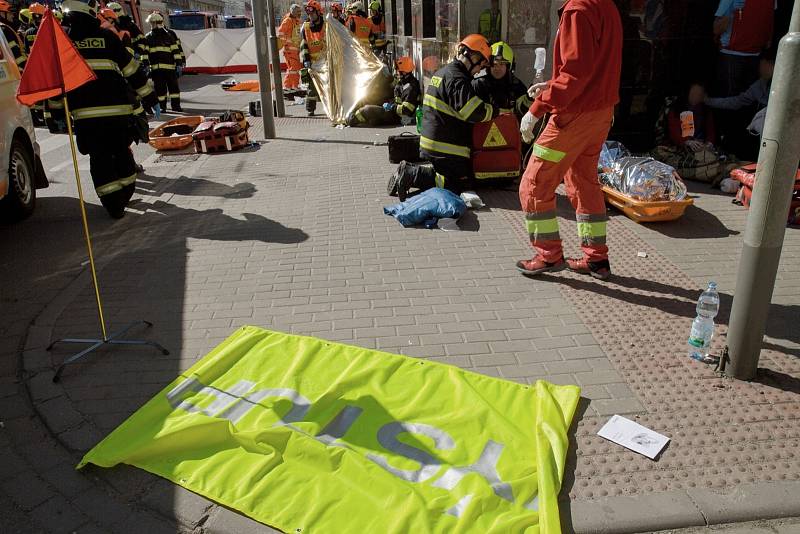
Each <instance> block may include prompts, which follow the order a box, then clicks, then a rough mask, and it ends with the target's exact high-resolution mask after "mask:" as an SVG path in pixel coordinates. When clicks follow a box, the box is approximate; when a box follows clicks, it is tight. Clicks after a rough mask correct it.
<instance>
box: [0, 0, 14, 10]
mask: <svg viewBox="0 0 800 534" xmlns="http://www.w3.org/2000/svg"><path fill="white" fill-rule="evenodd" d="M10 12H11V4H9V3H8V2H6V0H0V13H10Z"/></svg>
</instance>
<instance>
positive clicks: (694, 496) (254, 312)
mask: <svg viewBox="0 0 800 534" xmlns="http://www.w3.org/2000/svg"><path fill="white" fill-rule="evenodd" d="M288 109H289V112H290V113H295V112H297V111H298V108H292V107H290V108H288ZM256 126H258V125H256ZM277 127H278V132H279V139H276V140H271V141H269V142H266V143H263V144H261V145H260V146H258V147H254V148H251V149H248V150H245V151H242V152H237V153H232V154H222V155H214V156H210V155H200V156H187V157H160V156H155V155H154V156H153V157H152V158H150V159H149V160H148V161H146V162H145V166H146V168H147V177H145V178H144V180H142V181H141V184H142V187H140V189H139V191H138V193H137V202H136V203H135V205H134V206H133V208H132V209H131V210H130V211H129V213H128V215H127V216H126V217H125V219H124V220H123V221H121V223H120V224H119V225H116V226H113V227H111V228H109V230H110V231H109V232H107V233H106V234H104V238H103V239H100V240H99V241H98V250H97V255H98V257H99V258H101V265H102V269H101V281H102V284H103V288H104V295H105V306H106V314H107V317H108V320H109V322H110V323H111V324H113V325H115V326H116V327H118V326H120V325H123V324H125V323H127V322H128V321H130V320H135V319H140V318H144V319H147V320H150V321H152V322H153V323H155V326H154V327H153V328H152V329H149V330H146V331H135V333H136V334H137V335H141V336H144V337H147V338H150V339H157V340H158V341H159V342H161V343H162V344H164V345H165V346H167V347H168V348H169V349H170V350H171V351H172V353H171V355H169V356H163V355H160V354H158V353H157V352H154V351H150V350H146V349H145V350H138V349H126V350H118V351H114V352H113V353H112V352H109V353H101V354H98V355H96V356H93V357H92V358H90V359H89V360H87V361H86V362H85V363H82V364H78V365H74V366H70V367H69V368H68V370H67V371H66V372H65V374H64V378H63V382H62V383H61V384H58V385H53V384H52V382H51V377H52V369H53V366H54V365H56V364H58V363H59V362H60V361H61V360H62V359H63V358H64V357H65V356H67V355H68V354H70V353H69V351H68V350H67V349H64V348H59V349H57V350H55V351H53V352H52V353H48V352H46V351H45V350H44V348H45V347H46V345H47V344H48V343H49V341H50V340H51V339H56V338H60V337H64V336H67V335H69V336H76V337H81V336H84V335H94V334H95V332H94V328H95V327H94V325H95V324H96V312H95V309H94V302H93V293H92V291H91V289H90V287H89V285H88V283H87V282H88V279H87V277H86V275H85V273H84V274H83V275H81V276H80V277H79V278H75V274H76V273H77V272H78V270H77V269H73V270H72V271H70V272H68V273H65V274H64V276H62V277H59V278H57V280H55V281H53V282H52V287H49V286H48V287H46V290H42V291H41V292H40V293H41V295H42V297H41V298H40V299H39V300H40V301H41V302H39V301H37V300H36V299H32V300H31V302H28V303H24V305H25V306H30V309H28V310H24V309H20V313H19V317H21V318H24V317H26V316H27V317H36V319H35V321H34V322H33V324H32V325H29V319H28V320H27V321H26V320H23V319H21V320H20V321H16V322H13V324H12V325H11V326H9V327H7V329H6V332H4V337H3V339H7V340H8V343H7V344H6V345H4V346H3V350H4V351H5V352H6V353H12V352H13V353H16V354H19V353H20V351H22V352H21V354H22V360H21V364H22V373H21V374H20V377H21V378H22V379H23V380H22V381H21V382H18V381H15V380H13V372H14V371H16V368H15V367H13V366H12V365H11V364H8V363H7V362H6V361H5V359H4V360H3V365H4V366H5V367H4V375H3V376H4V377H6V378H3V380H4V382H3V383H2V385H3V387H4V388H5V389H4V390H3V392H4V395H5V396H4V397H3V398H2V399H0V402H2V403H3V406H4V408H5V409H4V411H3V413H4V415H3V418H4V427H5V428H4V429H3V432H0V440H3V441H0V446H3V448H4V449H5V448H8V449H9V450H10V451H13V452H10V454H13V455H15V456H13V457H12V458H13V460H14V461H12V462H10V463H4V464H3V469H0V487H2V488H3V489H4V493H5V494H6V495H9V496H11V497H13V501H14V502H13V505H11V504H10V506H13V509H14V510H16V511H17V513H18V515H17V516H16V517H19V523H20V524H21V525H23V524H24V518H25V517H28V516H29V515H30V516H34V517H36V518H40V517H43V518H45V521H50V522H52V523H50V524H44V525H43V527H44V528H45V529H52V530H53V531H67V530H70V529H72V530H77V531H78V532H90V531H100V532H112V531H113V532H131V531H132V530H130V525H131V521H133V520H134V519H135V521H139V522H143V523H144V522H146V524H147V530H152V531H155V532H161V531H163V532H175V531H176V530H185V531H187V532H188V531H194V532H251V531H252V532H261V531H263V532H268V531H270V530H269V529H268V528H267V527H262V526H260V525H258V524H256V523H254V522H252V521H250V520H248V519H246V518H243V517H241V516H239V515H238V514H235V513H233V512H231V511H229V510H226V509H224V508H222V507H219V506H217V505H214V504H213V503H211V502H209V501H207V500H205V499H203V498H201V497H199V496H196V495H194V494H192V493H190V492H187V491H185V490H183V489H181V488H179V487H176V486H174V485H172V484H170V483H167V482H165V481H163V480H160V479H157V478H156V477H153V476H151V475H148V474H147V473H144V472H142V471H139V470H136V469H132V468H115V469H111V470H101V469H97V468H92V467H90V468H88V469H86V470H84V472H81V473H75V472H73V471H72V469H71V467H72V466H73V465H74V464H75V463H76V461H77V459H78V458H79V457H80V455H81V454H82V453H83V452H85V451H86V450H88V449H89V448H90V447H91V446H92V445H94V444H95V443H96V442H97V441H98V440H99V439H101V438H102V437H103V436H104V435H105V434H106V433H108V432H109V431H111V430H112V429H113V428H115V427H116V426H117V425H119V424H120V423H121V422H122V421H123V420H124V419H125V418H126V417H128V416H129V415H130V414H131V413H132V412H133V411H135V410H136V409H137V408H138V407H139V406H141V405H142V404H143V403H144V402H145V401H146V400H148V399H149V398H150V397H151V396H152V395H153V394H155V393H156V392H157V391H159V390H160V389H162V388H163V387H164V385H166V384H167V383H168V382H170V381H171V380H172V379H173V378H174V377H175V376H176V375H177V374H178V373H180V372H181V371H182V370H184V369H186V368H188V367H189V366H190V365H192V364H193V363H194V362H195V361H196V360H197V359H198V358H200V357H202V356H203V355H204V354H206V353H207V352H208V351H209V350H210V349H211V348H213V347H214V346H215V345H216V344H217V343H219V342H220V341H222V340H223V339H224V338H225V337H227V336H228V335H229V334H230V333H231V332H232V331H233V330H234V329H235V328H236V327H238V326H240V325H242V324H255V325H259V326H264V327H267V328H271V329H275V330H282V331H287V332H295V333H302V334H307V335H313V336H318V337H322V338H327V339H331V340H337V341H342V342H346V343H352V344H355V345H359V346H363V347H369V348H378V349H381V350H387V351H391V352H397V353H401V354H407V355H410V356H415V357H421V358H428V359H431V360H436V361H442V362H445V363H449V364H453V365H457V366H460V367H463V368H467V369H470V370H473V371H476V372H480V373H484V374H489V375H493V376H499V377H503V378H507V379H510V380H515V381H521V382H531V381H534V380H536V379H539V378H544V379H547V380H551V381H553V382H556V383H571V384H578V385H580V386H581V387H582V393H583V396H584V397H585V399H586V400H585V402H583V403H582V404H581V407H580V410H579V413H578V414H577V416H576V417H577V423H576V424H575V425H574V433H573V435H572V436H571V438H572V445H573V446H572V448H571V450H570V454H569V458H568V464H567V467H566V473H567V474H566V479H565V483H564V486H565V487H564V490H563V493H562V495H563V498H564V501H563V503H562V508H563V510H564V516H565V525H566V526H565V532H569V531H576V532H644V531H653V530H659V529H667V528H677V527H685V526H692V525H705V524H716V523H725V522H733V521H742V520H750V519H762V518H769V517H788V516H793V515H794V516H797V515H800V502H798V500H797V498H796V495H797V494H798V493H797V491H798V490H800V483H799V482H798V480H800V459H798V457H797V456H796V449H797V446H798V444H799V443H800V400H799V397H798V392H800V386H798V384H800V382H798V379H800V359H799V357H800V328H799V327H798V326H797V324H798V317H800V267H798V262H797V259H798V256H800V231H798V230H789V231H787V244H786V248H785V249H784V256H783V260H782V263H781V269H780V275H779V282H778V286H777V288H776V293H775V298H774V299H773V300H774V305H773V307H772V310H771V315H770V327H769V331H768V337H767V339H766V340H765V348H766V350H765V352H764V354H763V356H762V366H763V367H765V371H764V372H763V373H762V374H761V376H760V378H759V380H758V381H757V382H754V383H752V384H744V383H738V382H732V381H728V380H724V379H721V378H718V377H716V376H715V375H714V373H713V371H712V370H710V369H709V368H707V367H705V366H702V365H701V364H697V363H694V362H692V361H690V360H689V359H688V358H687V357H686V356H685V348H684V344H685V338H686V334H687V332H688V328H689V324H690V323H691V320H692V318H693V317H694V301H695V299H696V298H697V295H698V294H699V292H700V290H701V288H702V286H703V285H704V284H705V282H707V281H708V280H709V279H716V280H717V281H718V282H719V283H720V289H721V291H722V293H723V300H722V312H721V315H720V318H719V319H720V323H722V327H721V330H722V331H723V332H724V329H725V326H724V325H725V323H726V322H727V314H728V313H729V310H730V295H731V293H732V290H733V285H734V281H735V271H736V261H737V258H738V252H739V247H740V246H741V235H740V232H741V231H742V230H743V228H744V222H745V218H746V211H744V209H743V208H741V207H738V206H732V205H731V204H730V197H728V196H722V195H720V194H718V192H717V193H714V192H712V191H711V190H710V189H709V188H707V187H705V186H702V185H697V186H693V188H694V189H696V192H697V193H698V194H699V197H698V199H697V207H696V208H692V209H690V211H689V212H688V213H687V215H686V216H685V217H684V218H683V219H681V220H680V221H677V222H675V223H664V224H661V225H648V226H639V225H636V224H635V223H633V222H631V221H630V220H628V219H626V218H624V217H623V216H621V215H619V214H616V213H612V219H611V222H610V224H609V239H610V241H609V243H610V247H611V251H612V256H611V260H612V265H613V268H614V271H615V276H614V277H613V278H612V279H611V280H609V281H608V282H599V281H594V280H590V279H587V278H582V277H578V276H574V275H569V274H559V275H557V276H550V277H543V278H541V279H536V280H532V279H527V278H524V277H522V276H520V275H519V274H518V273H517V271H516V270H515V269H514V263H515V261H516V260H517V259H520V258H522V257H525V256H526V255H529V254H530V250H529V245H528V244H527V243H526V239H527V238H526V236H525V234H524V231H523V227H522V225H521V217H520V212H519V204H518V201H517V199H516V192H515V191H514V190H513V188H509V190H505V191H504V190H493V191H482V192H481V196H482V197H483V199H484V200H485V201H486V203H487V205H488V207H487V208H485V209H482V210H479V211H477V212H471V213H470V214H468V216H466V217H465V219H464V220H462V223H461V224H462V227H463V231H461V232H443V231H439V230H433V231H431V230H421V229H402V228H401V227H400V226H399V225H398V224H397V223H396V222H395V221H394V219H391V218H390V217H387V216H385V215H383V213H382V209H381V208H382V206H383V205H385V204H389V203H392V202H394V200H393V199H389V198H388V197H387V196H386V193H385V183H386V179H387V178H388V175H389V174H390V173H391V171H392V170H393V166H391V165H390V164H388V162H387V158H386V147H385V146H382V145H381V144H382V143H383V142H384V141H385V138H386V136H387V134H388V133H393V132H394V130H387V129H378V130H376V129H363V130H357V129H345V130H341V129H335V128H331V127H330V125H329V123H328V121H327V120H323V119H318V118H305V117H288V118H286V119H279V120H278V121H277ZM256 137H258V134H257V133H256ZM374 143H378V145H376V144H374ZM560 215H561V216H562V217H561V221H560V222H561V227H562V235H563V236H564V238H565V244H566V246H567V247H568V249H569V250H570V251H572V252H577V250H578V248H577V239H576V238H575V236H574V234H575V232H574V216H571V215H570V210H569V209H568V205H567V203H566V202H562V203H561V205H560ZM94 216H95V217H102V216H103V215H102V213H98V212H95V213H94ZM640 251H641V252H646V253H647V257H645V258H641V257H639V256H638V255H637V253H638V252H640ZM76 263H78V262H76ZM47 295H49V296H51V297H52V296H53V295H58V296H57V297H56V298H55V299H52V298H50V299H48V298H46V296H47ZM22 305H23V304H20V303H14V306H15V307H20V306H22ZM37 310H41V311H38V313H37ZM23 337H24V338H25V339H27V342H26V343H25V345H24V346H20V344H19V339H21V338H23ZM722 338H723V336H722V335H720V336H719V337H718V339H717V348H720V347H721V346H722V344H723V340H722ZM14 340H16V345H15V344H14ZM23 349H24V350H23ZM12 367H13V368H12ZM6 371H7V373H6ZM8 377H11V378H8ZM19 393H24V394H25V395H29V396H30V397H29V398H30V403H28V402H26V401H25V399H24V398H23V397H20V396H19ZM615 413H619V414H626V415H628V416H629V417H632V418H635V419H636V420H638V421H639V422H641V423H642V424H645V425H647V426H649V427H651V428H653V429H655V430H657V431H660V432H663V433H665V434H667V435H669V436H671V437H672V439H673V441H672V443H671V444H670V446H669V448H668V449H667V450H666V451H665V452H664V453H663V454H662V455H661V457H660V458H659V459H658V461H656V462H653V461H650V460H647V459H646V458H643V457H641V456H638V455H635V454H633V453H630V452H626V451H625V450H622V449H620V448H618V447H617V446H615V445H613V444H610V443H608V442H606V441H604V440H602V439H601V438H598V437H597V436H596V435H595V433H596V431H597V429H598V428H599V426H600V425H602V423H603V422H605V420H607V418H608V416H609V415H611V414H615ZM6 414H8V415H6ZM52 438H55V439H52ZM6 465H10V466H14V467H6ZM0 504H2V503H0ZM138 524H139V523H137V525H138ZM67 525H70V526H69V527H67ZM36 528H37V527H34V526H31V528H30V531H32V532H33V531H37V530H36ZM93 529H94V530H93ZM143 530H144V528H141V529H140V528H138V526H137V529H136V531H139V532H141V531H143ZM20 531H21V532H23V531H25V530H22V529H21V530H20Z"/></svg>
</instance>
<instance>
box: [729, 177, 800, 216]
mask: <svg viewBox="0 0 800 534" xmlns="http://www.w3.org/2000/svg"><path fill="white" fill-rule="evenodd" d="M757 168H758V166H757V165H756V164H755V163H752V164H750V165H745V166H744V167H740V168H738V169H734V170H732V171H731V178H733V179H734V180H736V181H738V182H739V183H741V184H742V187H740V188H739V192H738V193H736V200H735V202H738V203H740V204H741V205H742V206H744V207H746V208H749V207H750V201H751V199H752V197H753V186H754V185H755V182H756V170H757ZM788 222H789V224H800V169H798V171H797V174H796V175H795V179H794V189H793V190H792V201H791V204H790V205H789V218H788Z"/></svg>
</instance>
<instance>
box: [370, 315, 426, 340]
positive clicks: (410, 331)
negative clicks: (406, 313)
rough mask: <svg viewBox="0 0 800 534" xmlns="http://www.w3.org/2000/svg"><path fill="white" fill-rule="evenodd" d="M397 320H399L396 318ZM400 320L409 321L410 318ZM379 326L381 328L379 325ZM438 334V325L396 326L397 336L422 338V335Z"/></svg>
mask: <svg viewBox="0 0 800 534" xmlns="http://www.w3.org/2000/svg"><path fill="white" fill-rule="evenodd" d="M398 319H400V318H399V317H398ZM402 319H410V318H402ZM379 326H382V325H380V324H379ZM438 332H439V327H438V325H435V324H410V325H408V326H401V325H398V326H397V335H399V336H409V335H415V336H423V335H432V334H437V333H438Z"/></svg>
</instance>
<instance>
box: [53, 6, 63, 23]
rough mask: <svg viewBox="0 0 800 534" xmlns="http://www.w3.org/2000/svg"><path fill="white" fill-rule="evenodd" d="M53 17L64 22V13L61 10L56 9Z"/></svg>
mask: <svg viewBox="0 0 800 534" xmlns="http://www.w3.org/2000/svg"><path fill="white" fill-rule="evenodd" d="M53 16H54V17H55V18H56V20H57V21H58V22H61V21H62V20H64V13H62V12H61V10H60V9H56V10H55V11H53Z"/></svg>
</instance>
